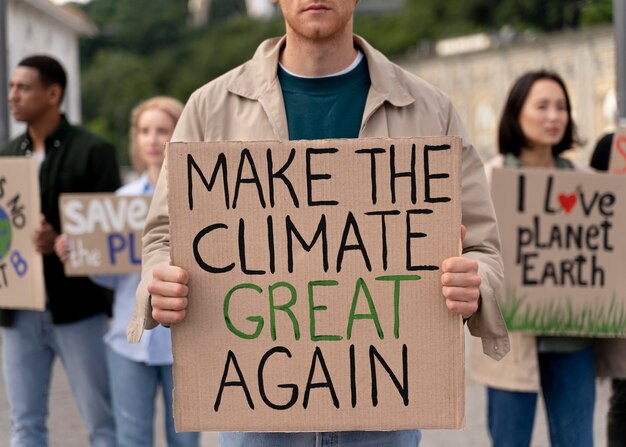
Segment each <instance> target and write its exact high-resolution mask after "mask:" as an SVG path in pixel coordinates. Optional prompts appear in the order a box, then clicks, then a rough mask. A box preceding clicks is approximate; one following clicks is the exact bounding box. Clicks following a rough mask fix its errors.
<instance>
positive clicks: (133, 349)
mask: <svg viewBox="0 0 626 447" xmlns="http://www.w3.org/2000/svg"><path fill="white" fill-rule="evenodd" d="M182 109H183V105H182V104H181V103H180V102H179V101H178V100H176V99H173V98H169V97H164V96H157V97H154V98H150V99H148V100H146V101H144V102H142V103H140V104H139V105H137V106H136V107H135V108H134V109H133V112H132V116H131V130H130V139H131V145H130V146H131V147H130V155H131V159H132V162H133V166H134V167H135V169H136V170H137V172H138V173H141V175H140V177H139V178H138V179H137V180H134V181H133V182H131V183H129V184H127V185H125V186H123V187H122V188H120V189H119V190H118V191H117V194H118V195H122V196H133V195H142V194H150V195H151V194H152V193H153V190H154V185H155V184H156V181H157V178H158V176H159V172H160V171H161V166H162V164H163V159H164V145H165V143H166V142H168V141H169V140H170V138H171V136H172V133H173V132H174V127H175V126H176V122H177V121H178V118H179V117H180V114H181V112H182ZM55 249H56V251H57V254H58V255H59V257H60V258H61V259H62V260H63V261H65V260H66V259H67V257H68V255H69V251H70V247H69V246H68V242H67V239H66V238H65V237H62V238H59V240H58V243H57V246H56V247H55ZM91 279H92V280H93V281H94V282H96V283H97V284H99V285H101V286H104V287H107V288H110V289H112V290H114V291H115V301H114V304H113V321H112V324H111V328H110V330H109V331H108V332H107V334H106V335H105V338H104V340H105V342H106V344H107V346H108V350H107V351H108V362H109V370H110V374H109V377H110V380H111V395H112V401H113V410H114V414H115V424H116V433H117V442H118V445H120V446H125V447H127V446H128V447H130V446H132V447H152V446H153V445H154V435H153V432H154V429H153V420H154V407H155V397H156V395H157V390H158V388H159V386H160V387H161V389H162V391H163V400H164V406H165V429H166V435H167V443H168V446H169V447H197V446H198V445H199V434H198V433H176V432H175V430H174V418H173V415H172V389H173V381H172V341H171V337H170V330H169V329H168V328H166V327H163V326H159V327H157V328H155V329H154V330H152V331H146V333H144V334H143V337H142V338H141V341H140V342H139V343H137V344H130V343H128V341H127V340H126V326H127V325H128V322H129V321H130V318H131V315H132V312H133V308H134V305H135V290H136V289H137V286H138V285H139V280H140V274H139V273H132V274H128V275H117V276H92V277H91Z"/></svg>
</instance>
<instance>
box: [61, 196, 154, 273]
mask: <svg viewBox="0 0 626 447" xmlns="http://www.w3.org/2000/svg"><path fill="white" fill-rule="evenodd" d="M150 200H152V197H151V196H146V195H141V196H117V195H114V194H102V193H97V194H94V193H85V194H61V197H60V198H59V208H60V210H61V227H62V230H63V233H65V234H66V235H67V236H68V240H69V243H70V256H69V259H68V260H67V262H66V263H65V265H64V267H65V274H66V275H67V276H85V275H91V274H97V275H104V274H124V273H132V272H139V271H140V270H141V236H142V232H143V226H144V223H145V221H146V215H147V214H148V208H149V206H150Z"/></svg>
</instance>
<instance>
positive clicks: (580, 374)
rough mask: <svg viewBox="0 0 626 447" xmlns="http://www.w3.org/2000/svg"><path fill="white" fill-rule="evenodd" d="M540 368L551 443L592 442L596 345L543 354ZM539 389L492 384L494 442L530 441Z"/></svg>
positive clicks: (517, 444) (523, 445)
mask: <svg viewBox="0 0 626 447" xmlns="http://www.w3.org/2000/svg"><path fill="white" fill-rule="evenodd" d="M539 373H540V378H541V390H542V393H543V400H544V402H545V407H546V413H547V416H548V428H549V433H550V443H551V445H552V447H592V446H593V409H594V405H595V395H596V394H595V390H596V388H595V386H596V382H595V365H594V355H593V348H587V349H583V350H581V351H575V352H567V353H540V354H539ZM537 394H538V393H523V392H513V391H505V390H501V389H495V388H488V395H487V397H488V425H489V433H490V435H491V440H492V442H493V447H528V446H529V445H530V440H531V438H532V431H533V423H534V420H535V408H536V404H537Z"/></svg>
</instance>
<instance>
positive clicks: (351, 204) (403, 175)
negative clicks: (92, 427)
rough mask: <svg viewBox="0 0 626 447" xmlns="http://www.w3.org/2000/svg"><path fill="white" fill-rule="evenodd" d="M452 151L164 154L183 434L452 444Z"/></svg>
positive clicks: (348, 146) (231, 146)
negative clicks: (182, 291) (184, 300)
mask: <svg viewBox="0 0 626 447" xmlns="http://www.w3.org/2000/svg"><path fill="white" fill-rule="evenodd" d="M461 148H462V143H461V140H460V138H457V137H434V138H412V139H394V140H390V139H361V140H320V141H291V142H276V141H269V142H267V141H265V142H210V143H188V144H185V143H172V144H169V146H168V150H167V156H168V186H169V190H168V191H169V192H168V204H169V215H170V231H171V241H170V242H171V246H170V249H171V259H172V264H173V265H177V266H180V267H183V268H185V269H187V270H188V271H189V275H190V281H189V307H188V309H187V317H186V318H185V320H184V321H183V322H182V323H181V324H179V325H174V326H173V327H172V335H173V349H174V381H175V388H174V414H175V421H176V428H177V430H179V431H180V430H182V431H188V430H191V431H204V430H217V431H334V430H392V429H409V428H418V427H419V428H457V429H458V428H461V427H462V426H463V425H464V420H465V419H464V355H463V352H464V348H463V325H462V320H461V318H460V316H459V315H455V314H452V313H450V312H448V310H447V309H446V306H445V300H444V299H443V296H442V293H441V278H440V277H441V270H440V265H441V262H442V261H443V260H444V259H446V258H448V257H451V256H458V255H459V254H460V247H461V246H460V224H461V202H460V181H461Z"/></svg>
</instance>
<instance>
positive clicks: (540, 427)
mask: <svg viewBox="0 0 626 447" xmlns="http://www.w3.org/2000/svg"><path fill="white" fill-rule="evenodd" d="M0 351H1V343H0ZM608 395H609V386H608V383H602V384H600V385H599V387H598V398H597V401H596V420H595V440H596V447H603V446H605V445H606V441H605V439H606V437H605V433H604V424H605V420H606V418H605V415H606V409H607V399H608ZM466 400H467V402H466V418H467V428H466V429H465V430H464V431H452V430H431V431H425V432H424V438H423V442H422V444H421V447H487V446H488V445H489V442H488V438H487V433H486V430H485V392H484V389H483V388H482V387H481V386H479V385H476V384H473V383H468V385H467V395H466ZM159 411H160V412H159V414H158V415H157V420H160V419H161V417H162V416H161V415H162V408H160V410H159ZM50 413H51V414H50V424H49V426H50V446H51V447H86V446H87V445H88V444H87V435H86V432H85V429H84V427H83V425H82V422H81V420H80V417H79V415H78V411H77V410H76V405H75V404H74V400H73V398H72V396H71V392H70V389H69V385H68V383H67V379H66V377H65V372H64V371H63V368H62V366H61V365H60V363H59V362H58V361H57V364H56V366H55V370H54V377H53V382H52V392H51V396H50ZM157 425H158V427H159V429H160V427H161V424H157ZM157 438H158V439H157V442H156V447H166V443H165V438H164V435H163V433H162V431H161V430H159V431H158V433H157ZM217 445H218V442H217V436H216V435H215V434H214V433H206V434H203V438H202V447H217ZM549 445H550V444H549V442H548V436H547V432H546V425H545V416H544V413H543V408H541V409H539V410H538V412H537V421H536V425H535V432H534V434H533V442H532V446H533V447H549ZM0 447H9V409H8V404H7V398H6V390H5V387H4V382H3V380H2V379H1V378H0Z"/></svg>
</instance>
